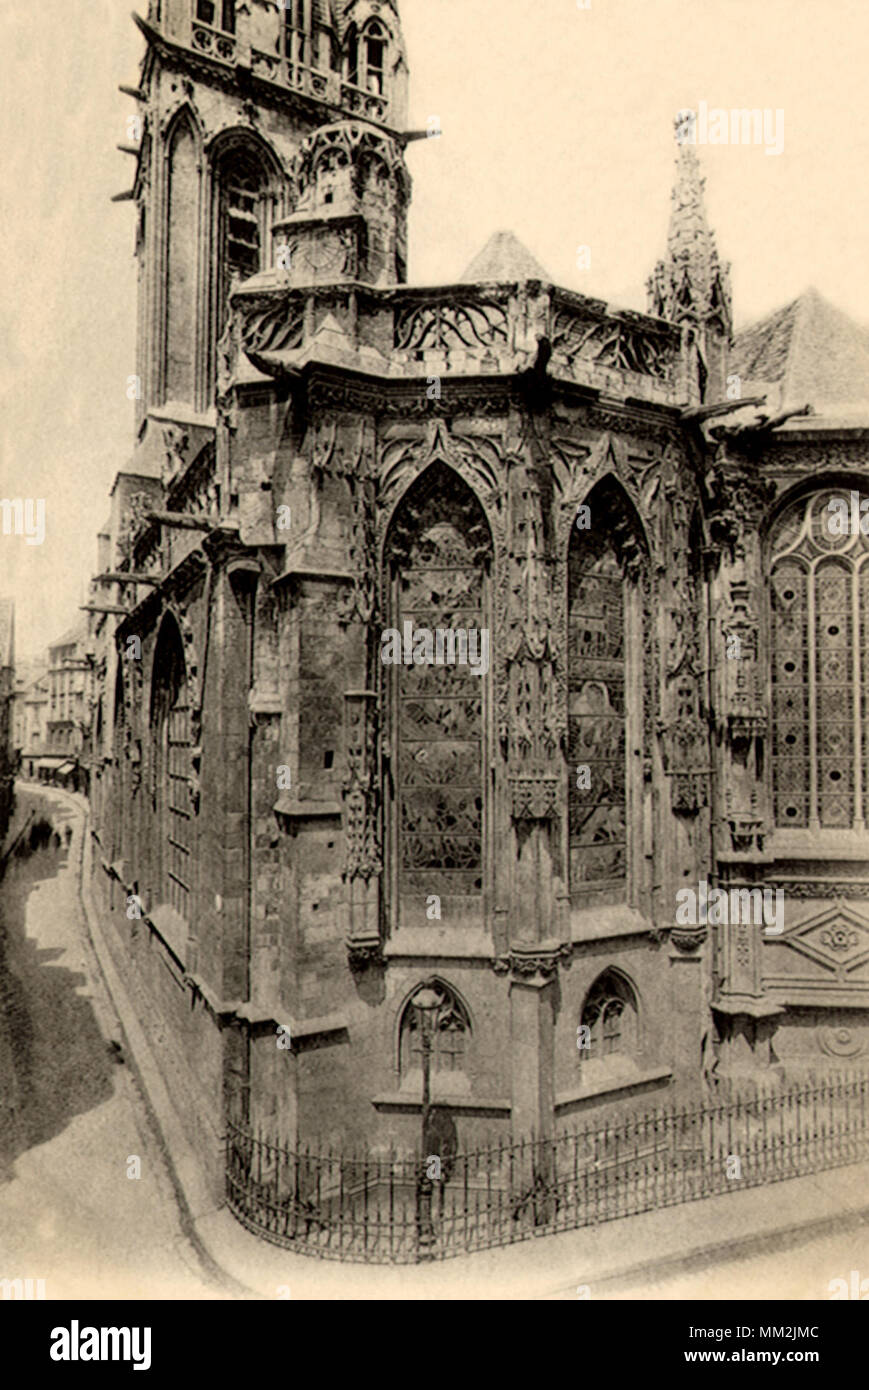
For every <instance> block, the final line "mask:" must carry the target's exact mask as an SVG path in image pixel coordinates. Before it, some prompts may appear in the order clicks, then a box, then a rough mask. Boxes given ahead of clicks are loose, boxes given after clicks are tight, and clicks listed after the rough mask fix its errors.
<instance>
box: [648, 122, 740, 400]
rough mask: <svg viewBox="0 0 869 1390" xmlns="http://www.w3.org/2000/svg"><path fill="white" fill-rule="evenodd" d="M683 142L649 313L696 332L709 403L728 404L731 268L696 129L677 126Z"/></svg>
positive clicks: (703, 389)
mask: <svg viewBox="0 0 869 1390" xmlns="http://www.w3.org/2000/svg"><path fill="white" fill-rule="evenodd" d="M676 128H677V139H680V149H679V156H678V159H677V162H676V181H675V184H674V187H673V193H672V202H673V206H672V210H671V212H670V229H669V234H668V237H667V255H666V257H665V259H664V260H662V261H659V262H658V264H657V265H656V267H655V270H654V273H653V274H652V276H651V277H650V279H649V282H648V304H649V313H651V314H656V315H657V316H658V317H659V318H665V319H669V320H670V321H671V322H673V323H679V324H689V325H690V326H691V327H693V328H694V330H695V333H696V342H697V349H698V354H699V371H700V383H701V392H702V397H703V400H704V402H716V401H723V400H724V399H725V390H726V385H727V357H728V353H729V351H730V344H731V339H732V335H733V311H732V303H731V294H730V281H729V269H730V267H729V266H727V265H722V264H721V263H720V261H719V259H718V250H717V248H716V245H715V238H714V236H713V234H712V232H711V231H710V228H709V223H708V221H707V218H706V203H705V199H704V196H703V190H704V188H705V184H706V180H705V179H704V178H703V176H702V174H701V173H700V163H699V160H698V158H697V152H696V150H695V148H694V145H693V143H692V142H691V140H690V138H685V137H686V135H687V136H689V137H690V136H691V135H693V126H692V127H688V128H687V130H686V126H685V124H684V122H682V123H680V122H678V121H677V125H676Z"/></svg>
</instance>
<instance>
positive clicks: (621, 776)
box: [568, 487, 651, 907]
mask: <svg viewBox="0 0 869 1390" xmlns="http://www.w3.org/2000/svg"><path fill="white" fill-rule="evenodd" d="M587 505H588V507H589V510H590V516H591V524H590V525H589V527H588V528H587V529H585V530H581V529H579V528H578V527H574V530H573V533H572V536H571V541H570V551H569V555H568V755H569V769H570V798H569V845H570V892H571V898H572V900H573V902H574V903H575V904H576V905H577V906H582V907H588V906H597V905H604V904H607V903H618V902H623V901H625V900H627V901H631V902H633V901H635V899H636V894H637V892H638V891H639V890H640V878H639V875H640V866H639V861H638V856H637V855H636V854H633V855H632V836H636V834H638V833H639V831H640V828H641V824H642V809H641V807H642V799H643V794H644V793H643V759H642V756H641V754H642V751H643V747H644V727H645V725H646V724H647V723H648V722H649V719H650V718H651V703H650V699H651V684H650V679H651V678H650V667H651V657H650V653H649V652H648V651H646V650H645V646H646V640H647V633H648V618H647V615H646V609H647V607H648V597H647V595H646V592H645V588H644V581H643V579H642V578H640V577H639V575H636V576H635V574H634V568H633V565H631V566H630V571H631V572H630V573H629V574H626V570H625V564H624V563H623V561H622V557H621V554H620V552H619V551H618V550H617V549H616V546H615V544H614V541H613V536H614V534H615V533H618V532H621V533H623V539H626V538H627V537H628V536H630V541H629V545H628V548H629V549H630V550H631V552H632V553H635V555H636V558H637V564H638V565H639V564H641V563H642V560H641V556H642V552H643V548H644V547H643V543H642V541H641V539H640V533H639V528H638V526H637V525H636V524H635V520H634V518H632V517H630V516H629V515H628V512H627V511H626V508H627V507H629V503H628V502H627V499H626V498H624V497H623V496H622V495H621V494H620V492H619V491H618V490H617V489H609V488H606V487H604V488H602V489H597V490H595V492H593V493H592V494H591V496H590V497H589V498H588V499H587ZM580 515H581V516H582V513H581V514H580Z"/></svg>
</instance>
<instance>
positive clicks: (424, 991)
mask: <svg viewBox="0 0 869 1390" xmlns="http://www.w3.org/2000/svg"><path fill="white" fill-rule="evenodd" d="M432 984H433V982H430V983H428V984H425V985H421V986H420V988H419V989H418V990H417V992H416V994H415V995H414V996H413V999H412V1001H411V1002H412V1003H413V1006H414V1008H415V1009H416V1013H417V1019H418V1022H419V1030H420V1044H421V1048H422V1141H421V1144H420V1156H421V1163H420V1170H419V1177H418V1178H417V1185H416V1226H417V1237H418V1241H419V1250H420V1258H421V1259H431V1247H432V1246H433V1245H434V1242H435V1233H434V1226H433V1224H432V1219H431V1206H432V1180H431V1178H430V1177H429V1175H428V1156H427V1154H426V1143H427V1141H428V1130H429V1117H430V1115H431V1025H432V1023H433V1021H434V1017H435V1015H436V1013H437V1011H438V1009H440V1007H441V1005H442V1004H443V1002H444V1000H443V995H442V994H440V993H439V991H438V990H437V989H434V988H432Z"/></svg>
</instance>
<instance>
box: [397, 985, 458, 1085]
mask: <svg viewBox="0 0 869 1390" xmlns="http://www.w3.org/2000/svg"><path fill="white" fill-rule="evenodd" d="M433 987H434V988H435V989H436V990H437V992H438V993H439V994H440V995H441V997H442V1000H443V1002H442V1004H441V1005H440V1006H439V1008H437V1009H435V1010H433V1011H432V1012H431V1013H430V1014H429V1015H428V1019H427V1022H426V1027H427V1028H428V1029H429V1038H430V1039H431V1054H430V1055H431V1077H432V1085H433V1089H438V1090H441V1091H443V1092H448V1091H457V1090H458V1091H463V1090H465V1089H467V1086H468V1081H467V1077H466V1074H465V1062H466V1058H467V1048H468V1044H469V1042H470V1038H471V1024H470V1020H469V1018H468V1014H467V1011H466V1009H465V1008H464V1006H463V1004H462V1003H461V1001H460V1000H459V998H458V997H457V995H456V994H455V992H454V991H453V990H451V989H450V987H449V985H445V984H443V983H442V982H441V981H440V980H438V981H436V982H435V983H434V986H433ZM422 1051H423V1044H422V1032H421V1021H420V1015H419V1011H418V1010H417V1009H416V1008H415V1007H414V1004H413V998H412V997H411V999H410V1000H409V1001H408V1003H407V1004H406V1005H405V1009H404V1013H403V1014H402V1016H401V1026H400V1056H399V1067H400V1071H401V1084H402V1087H403V1088H404V1089H410V1090H418V1089H420V1087H421V1085H422V1065H423V1063H422Z"/></svg>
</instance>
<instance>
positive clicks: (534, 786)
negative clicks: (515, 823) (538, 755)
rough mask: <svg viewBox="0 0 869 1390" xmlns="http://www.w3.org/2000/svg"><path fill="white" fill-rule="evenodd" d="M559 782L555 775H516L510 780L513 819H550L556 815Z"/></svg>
mask: <svg viewBox="0 0 869 1390" xmlns="http://www.w3.org/2000/svg"><path fill="white" fill-rule="evenodd" d="M558 792H559V782H558V779H557V778H555V777H550V778H546V777H517V778H511V780H510V795H511V811H512V815H513V819H514V820H552V819H554V817H556V816H557V815H558V811H559V808H558Z"/></svg>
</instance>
